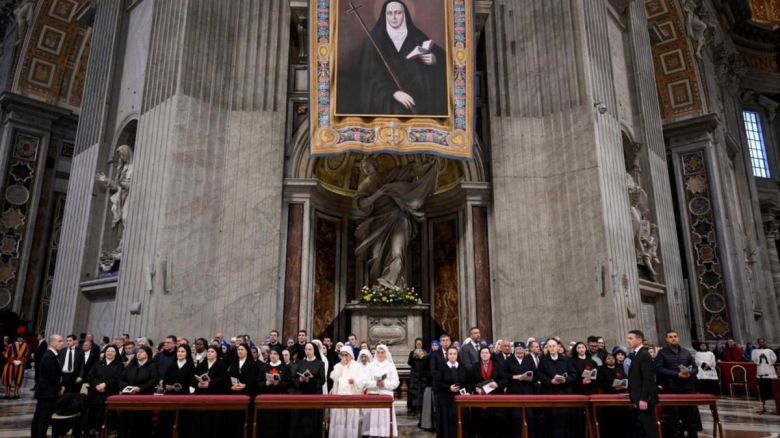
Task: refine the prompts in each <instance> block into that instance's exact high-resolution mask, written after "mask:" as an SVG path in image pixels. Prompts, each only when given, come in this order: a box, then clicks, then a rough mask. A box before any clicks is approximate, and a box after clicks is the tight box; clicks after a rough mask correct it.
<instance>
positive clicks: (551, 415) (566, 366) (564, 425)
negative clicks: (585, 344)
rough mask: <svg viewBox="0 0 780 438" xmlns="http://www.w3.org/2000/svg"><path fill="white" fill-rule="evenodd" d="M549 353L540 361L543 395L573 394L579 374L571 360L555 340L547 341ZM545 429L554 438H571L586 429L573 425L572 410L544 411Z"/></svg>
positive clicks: (540, 379)
mask: <svg viewBox="0 0 780 438" xmlns="http://www.w3.org/2000/svg"><path fill="white" fill-rule="evenodd" d="M546 346H547V352H548V354H546V355H545V356H544V357H542V359H541V360H540V361H539V381H540V382H541V384H542V390H541V393H542V394H554V395H560V394H571V393H572V387H573V386H574V382H575V380H576V379H577V372H576V370H575V369H574V365H572V363H571V359H569V357H568V356H566V355H565V353H561V351H565V349H563V350H562V349H561V344H560V342H559V341H558V340H557V339H555V338H550V339H548V340H547V345H546ZM543 415H544V424H545V426H544V427H545V429H548V430H551V431H552V435H551V436H552V437H553V438H570V437H572V436H576V435H575V432H574V431H575V430H578V429H581V428H583V427H585V426H584V425H579V426H574V425H573V424H572V415H571V410H569V409H547V410H544V411H543Z"/></svg>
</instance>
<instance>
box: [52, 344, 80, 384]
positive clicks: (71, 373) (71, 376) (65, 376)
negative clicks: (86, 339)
mask: <svg viewBox="0 0 780 438" xmlns="http://www.w3.org/2000/svg"><path fill="white" fill-rule="evenodd" d="M66 342H67V345H66V346H65V348H63V349H61V350H60V355H59V358H58V359H59V363H60V370H61V371H62V386H63V387H65V392H66V393H70V392H78V391H79V389H81V388H80V385H79V384H78V381H77V380H78V379H79V377H81V369H82V367H83V366H84V353H83V352H82V350H81V348H79V341H78V338H77V337H76V335H68V337H67V340H66Z"/></svg>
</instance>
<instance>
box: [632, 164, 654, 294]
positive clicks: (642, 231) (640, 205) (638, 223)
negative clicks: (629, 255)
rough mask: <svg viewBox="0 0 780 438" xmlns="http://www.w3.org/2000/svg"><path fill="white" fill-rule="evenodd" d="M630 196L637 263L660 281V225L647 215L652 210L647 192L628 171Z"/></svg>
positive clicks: (652, 278) (651, 276) (651, 278)
mask: <svg viewBox="0 0 780 438" xmlns="http://www.w3.org/2000/svg"><path fill="white" fill-rule="evenodd" d="M626 184H627V186H628V197H629V201H630V204H631V225H632V227H633V231H634V248H635V250H636V261H637V265H639V266H644V267H645V269H646V272H647V275H648V276H649V277H650V280H652V281H656V282H657V281H658V271H656V266H657V265H658V264H660V260H659V259H658V226H656V225H655V224H654V223H652V222H650V221H649V220H648V219H647V217H646V215H647V213H649V212H650V208H649V206H648V197H647V192H645V190H644V189H643V188H642V186H641V185H639V183H638V182H637V178H635V177H634V176H633V175H631V174H630V173H626Z"/></svg>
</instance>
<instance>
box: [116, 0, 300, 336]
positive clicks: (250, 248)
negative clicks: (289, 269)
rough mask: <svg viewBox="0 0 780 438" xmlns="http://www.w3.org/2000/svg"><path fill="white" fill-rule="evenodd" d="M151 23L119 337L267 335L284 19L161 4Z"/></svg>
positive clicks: (281, 10) (281, 14)
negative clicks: (137, 309)
mask: <svg viewBox="0 0 780 438" xmlns="http://www.w3.org/2000/svg"><path fill="white" fill-rule="evenodd" d="M155 20H156V22H157V23H159V24H156V25H155V26H154V31H153V34H152V41H151V49H150V67H149V68H148V69H147V73H146V85H145V90H144V108H143V112H142V115H141V119H140V123H139V131H138V139H137V145H138V146H137V155H136V168H135V169H136V170H135V175H134V179H135V181H134V184H133V188H132V192H131V197H130V211H131V212H132V213H131V217H130V218H129V219H128V229H127V234H126V241H127V242H128V246H127V247H126V248H125V260H124V261H123V263H122V267H121V270H120V283H119V289H118V291H117V308H116V315H115V320H116V322H117V326H116V327H115V331H117V332H130V333H143V334H148V335H149V336H151V337H153V338H154V339H158V338H161V337H162V336H164V335H165V334H167V333H169V332H170V333H182V334H190V335H198V336H201V335H202V336H210V335H213V333H214V332H215V331H217V330H219V331H224V332H225V333H232V334H237V333H238V332H249V333H258V332H265V331H268V330H270V329H271V328H273V327H276V326H277V324H278V322H280V319H281V318H280V315H277V314H276V313H275V312H274V311H273V309H275V307H276V300H277V299H278V297H277V293H276V291H277V282H278V281H279V269H278V267H279V245H280V243H279V236H280V220H281V217H282V212H281V206H282V200H281V186H282V164H283V155H284V154H283V147H284V117H285V111H284V110H285V104H284V98H285V96H286V88H287V87H286V82H287V81H286V79H287V75H286V72H287V44H288V41H287V38H288V31H287V23H288V22H289V8H288V7H287V4H286V2H284V1H282V0H274V1H267V0H251V1H250V0H245V1H235V2H229V3H222V2H220V3H216V2H212V1H205V0H193V1H186V2H178V4H177V5H172V4H170V3H169V2H158V3H157V4H156V5H155ZM157 61H159V62H157ZM150 286H151V289H150ZM137 306H140V312H139V313H138V314H131V309H133V308H134V307H137Z"/></svg>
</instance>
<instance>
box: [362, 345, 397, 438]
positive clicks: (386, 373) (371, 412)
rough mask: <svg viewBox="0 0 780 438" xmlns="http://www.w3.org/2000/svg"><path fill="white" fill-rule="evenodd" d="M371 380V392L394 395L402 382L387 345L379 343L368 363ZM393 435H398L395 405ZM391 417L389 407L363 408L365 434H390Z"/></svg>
mask: <svg viewBox="0 0 780 438" xmlns="http://www.w3.org/2000/svg"><path fill="white" fill-rule="evenodd" d="M368 371H369V375H370V380H369V382H370V383H369V384H368V393H369V394H380V395H389V396H391V397H392V396H393V392H394V391H395V389H396V388H398V385H399V384H400V383H401V381H400V379H399V378H398V370H397V369H396V368H395V363H393V356H392V354H390V349H388V348H387V346H386V345H381V344H380V345H377V347H376V355H375V356H374V360H373V362H371V363H370V364H369V365H368ZM391 417H392V431H393V435H392V436H398V425H397V422H396V418H395V407H393V409H392V415H391ZM390 422H391V418H388V415H387V409H364V410H363V436H371V437H387V436H390V430H391V424H390Z"/></svg>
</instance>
